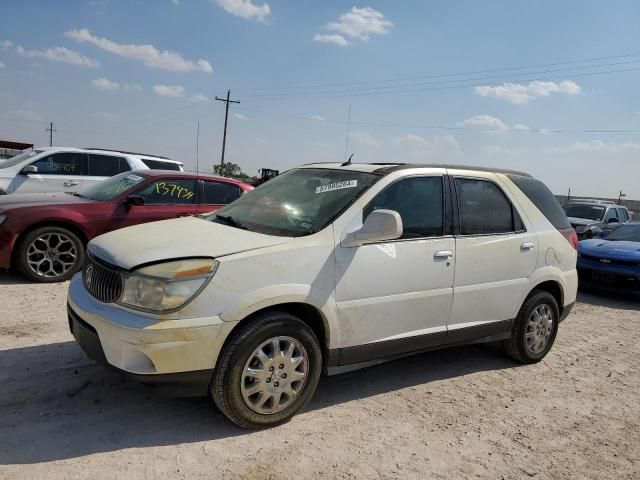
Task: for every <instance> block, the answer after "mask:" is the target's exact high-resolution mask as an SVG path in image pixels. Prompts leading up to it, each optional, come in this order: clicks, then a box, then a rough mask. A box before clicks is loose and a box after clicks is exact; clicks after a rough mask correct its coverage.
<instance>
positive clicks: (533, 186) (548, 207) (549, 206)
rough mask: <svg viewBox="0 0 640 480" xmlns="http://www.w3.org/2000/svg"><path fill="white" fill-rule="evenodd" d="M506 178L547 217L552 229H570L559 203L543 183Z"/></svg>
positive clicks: (529, 179)
mask: <svg viewBox="0 0 640 480" xmlns="http://www.w3.org/2000/svg"><path fill="white" fill-rule="evenodd" d="M507 177H509V179H510V180H511V181H512V182H513V183H515V184H516V186H517V187H518V188H519V189H520V190H521V191H522V193H524V194H525V195H526V196H527V197H529V200H531V202H532V203H533V204H534V205H535V206H536V207H538V210H540V211H541V212H542V214H543V215H544V216H545V217H547V220H549V222H551V224H552V225H553V226H554V227H556V228H557V229H558V230H561V229H563V228H569V227H571V224H570V223H569V219H568V218H567V216H566V215H565V213H564V210H562V207H561V206H560V203H559V202H558V200H557V199H556V197H555V196H554V195H553V193H551V190H549V189H548V188H547V186H546V185H545V184H544V183H542V182H541V181H540V180H536V179H535V178H531V177H522V176H520V175H507Z"/></svg>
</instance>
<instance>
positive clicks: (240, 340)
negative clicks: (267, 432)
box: [209, 312, 322, 429]
mask: <svg viewBox="0 0 640 480" xmlns="http://www.w3.org/2000/svg"><path fill="white" fill-rule="evenodd" d="M275 338H278V339H279V342H278V348H276V349H274V348H273V343H272V342H271V340H272V339H275ZM296 342H297V343H296ZM291 345H294V347H293V350H292V351H291V354H289V357H281V356H280V355H279V354H278V355H273V351H274V350H275V351H278V352H283V353H285V354H286V353H287V352H286V351H288V350H289V348H291ZM259 351H262V354H263V355H259ZM274 356H275V357H276V358H275V359H273V358H272V357H274ZM301 357H304V358H305V361H302V362H301V363H300V364H299V365H298V366H295V367H293V365H294V364H295V362H297V361H299V359H300V358H301ZM278 358H279V359H278ZM288 359H290V363H287V364H286V366H285V364H284V363H281V361H283V362H289V360H288ZM263 362H264V363H263ZM281 366H284V368H283V369H281V368H280V367H281ZM247 369H251V370H250V371H251V373H252V374H247ZM303 370H304V371H305V375H304V380H302V379H301V378H302V377H301V376H300V375H301V372H302V371H303ZM321 370H322V351H321V349H320V343H319V342H318V339H317V338H316V336H315V334H314V333H313V331H312V330H311V329H310V328H309V326H308V325H307V324H305V323H304V322H303V321H302V320H300V319H299V318H297V317H295V316H293V315H290V314H288V313H284V312H269V313H265V314H263V315H260V316H259V317H257V318H255V319H254V321H253V322H251V323H249V324H247V325H245V326H244V327H242V328H241V329H240V330H238V331H237V332H235V333H234V334H232V337H231V338H230V339H229V341H228V342H227V344H226V345H225V346H224V347H223V350H222V352H221V353H220V356H219V358H218V365H217V367H216V369H215V371H214V374H213V379H212V381H211V385H210V388H209V390H210V392H211V396H212V397H213V400H214V402H215V403H216V405H217V406H218V408H219V409H220V411H221V412H222V413H223V414H224V415H225V416H226V417H227V418H229V419H230V420H231V421H232V422H234V423H235V424H236V425H238V426H240V427H242V428H249V429H251V428H253V429H255V428H264V427H274V426H276V425H280V424H282V423H285V422H287V421H289V420H290V419H291V418H292V417H293V416H294V415H295V414H296V413H298V412H299V411H300V410H301V409H302V408H304V406H305V405H306V404H307V402H309V400H310V399H311V397H312V396H313V394H314V392H315V390H316V387H317V386H318V381H319V380H320V373H321ZM254 372H259V373H256V374H255V376H254V375H253V373H254ZM278 384H280V385H278ZM287 385H288V387H287ZM253 390H258V392H257V393H255V394H252V395H249V393H250V392H252V391H253ZM278 393H279V395H278ZM269 396H271V397H270V398H269ZM276 397H277V398H279V401H277V403H276V400H275V399H276ZM263 399H264V400H266V403H264V405H263V406H262V407H260V406H259V404H260V403H262V401H263ZM268 410H273V411H272V412H267V411H268Z"/></svg>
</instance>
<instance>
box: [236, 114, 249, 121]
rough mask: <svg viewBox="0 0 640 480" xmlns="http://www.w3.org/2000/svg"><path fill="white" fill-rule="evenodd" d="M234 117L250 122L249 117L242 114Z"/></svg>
mask: <svg viewBox="0 0 640 480" xmlns="http://www.w3.org/2000/svg"><path fill="white" fill-rule="evenodd" d="M233 116H234V117H236V118H237V119H238V120H249V117H247V116H246V115H243V114H241V113H234V114H233Z"/></svg>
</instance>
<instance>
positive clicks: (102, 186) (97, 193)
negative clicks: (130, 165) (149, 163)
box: [80, 172, 145, 202]
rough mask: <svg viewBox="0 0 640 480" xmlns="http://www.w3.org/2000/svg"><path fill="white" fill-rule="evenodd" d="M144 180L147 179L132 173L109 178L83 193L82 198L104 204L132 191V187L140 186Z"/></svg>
mask: <svg viewBox="0 0 640 480" xmlns="http://www.w3.org/2000/svg"><path fill="white" fill-rule="evenodd" d="M144 179H145V177H143V176H142V175H137V174H135V173H131V172H124V173H121V174H119V175H115V176H113V177H111V178H107V179H106V180H103V181H102V182H99V183H97V184H96V185H94V186H93V187H89V188H87V189H86V190H85V191H83V192H82V194H81V195H80V196H81V197H84V198H90V199H91V200H98V201H101V202H104V201H107V200H111V199H112V198H115V197H117V196H118V195H120V194H121V193H124V192H126V191H127V190H130V189H131V188H132V187H134V186H135V185H137V184H139V183H140V182H141V181H143V180H144Z"/></svg>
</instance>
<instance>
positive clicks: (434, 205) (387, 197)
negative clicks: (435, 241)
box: [363, 177, 444, 239]
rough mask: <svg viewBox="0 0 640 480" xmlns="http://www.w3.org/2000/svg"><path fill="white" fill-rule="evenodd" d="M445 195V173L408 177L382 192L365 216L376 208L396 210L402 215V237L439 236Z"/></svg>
mask: <svg viewBox="0 0 640 480" xmlns="http://www.w3.org/2000/svg"><path fill="white" fill-rule="evenodd" d="M442 199H443V195H442V177H414V178H407V179H405V180H400V181H398V182H396V183H393V184H391V185H390V186H389V187H387V188H386V189H384V190H383V191H382V192H380V193H379V194H378V195H377V196H376V197H375V198H374V199H373V200H372V201H371V203H369V205H368V206H367V207H366V208H365V209H364V213H363V215H364V217H363V219H366V218H367V216H368V215H369V214H370V213H371V212H373V211H374V210H380V209H387V210H394V211H396V212H398V213H399V214H400V218H402V229H403V232H402V237H400V238H403V239H405V238H422V237H434V236H440V235H442V231H443V222H444V214H443V212H444V208H443V205H444V204H443V200H442Z"/></svg>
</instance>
